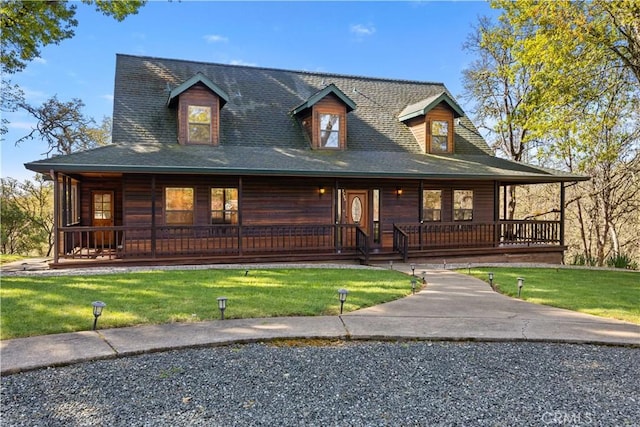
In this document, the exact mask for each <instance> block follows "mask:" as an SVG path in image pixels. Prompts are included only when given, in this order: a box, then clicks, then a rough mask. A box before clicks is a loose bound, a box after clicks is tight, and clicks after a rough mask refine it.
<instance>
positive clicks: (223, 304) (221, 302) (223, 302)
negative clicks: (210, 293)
mask: <svg viewBox="0 0 640 427" xmlns="http://www.w3.org/2000/svg"><path fill="white" fill-rule="evenodd" d="M226 308H227V298H226V297H218V309H219V310H220V320H224V311H225V310H226Z"/></svg>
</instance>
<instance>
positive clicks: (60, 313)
mask: <svg viewBox="0 0 640 427" xmlns="http://www.w3.org/2000/svg"><path fill="white" fill-rule="evenodd" d="M340 288H346V289H348V290H349V296H348V298H347V301H346V303H345V305H344V310H345V311H346V312H347V311H352V310H357V309H359V308H364V307H369V306H372V305H376V304H380V303H383V302H387V301H391V300H394V299H397V298H400V297H403V296H406V295H409V294H410V293H411V287H410V282H409V280H408V276H407V275H405V274H402V273H400V272H397V271H390V270H370V269H297V270H294V269H273V270H249V274H248V275H246V276H245V271H244V270H225V269H220V270H217V269H213V270H185V271H180V270H157V271H148V272H136V273H123V274H108V275H78V276H5V277H3V278H2V287H1V288H0V298H1V299H2V312H1V313H0V331H1V334H2V335H1V336H0V338H1V339H8V338H16V337H26V336H32V335H43V334H53V333H59V332H72V331H82V330H88V329H91V327H92V321H93V316H92V311H91V302H92V301H96V300H100V301H104V302H105V303H106V304H107V307H106V308H105V311H104V312H103V315H102V317H100V320H99V322H100V325H99V326H100V328H114V327H122V326H132V325H138V324H158V323H167V322H193V321H202V320H215V319H219V318H220V312H219V310H218V306H217V303H216V298H217V297H220V296H225V297H227V298H228V302H227V310H226V311H225V318H230V319H238V318H258V317H276V316H317V315H335V314H338V313H339V311H340V304H339V302H338V294H337V290H338V289H340ZM25 313H26V314H27V315H25Z"/></svg>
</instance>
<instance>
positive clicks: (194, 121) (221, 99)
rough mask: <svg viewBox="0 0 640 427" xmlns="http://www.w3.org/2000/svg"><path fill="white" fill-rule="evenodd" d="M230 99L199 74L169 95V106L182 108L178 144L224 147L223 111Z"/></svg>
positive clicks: (180, 110) (179, 116)
mask: <svg viewBox="0 0 640 427" xmlns="http://www.w3.org/2000/svg"><path fill="white" fill-rule="evenodd" d="M228 101H229V96H228V95H227V94H226V93H225V92H224V91H223V90H222V89H221V88H220V87H218V86H217V85H216V84H215V83H213V82H212V81H211V80H209V79H208V78H207V77H206V76H205V75H204V74H202V73H197V74H196V75H195V76H193V77H191V78H190V79H189V80H187V81H185V82H184V83H182V84H180V85H179V86H178V87H176V88H175V89H173V90H172V91H171V93H170V94H169V99H168V100H167V106H169V107H173V106H175V105H177V106H178V143H180V144H183V145H186V144H211V145H218V144H219V143H220V110H221V109H222V107H223V106H224V104H226V103H227V102H228Z"/></svg>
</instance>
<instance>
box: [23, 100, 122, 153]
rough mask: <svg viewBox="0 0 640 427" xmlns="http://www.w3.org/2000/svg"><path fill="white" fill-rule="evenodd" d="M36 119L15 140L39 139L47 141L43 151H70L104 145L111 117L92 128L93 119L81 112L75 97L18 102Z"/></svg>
mask: <svg viewBox="0 0 640 427" xmlns="http://www.w3.org/2000/svg"><path fill="white" fill-rule="evenodd" d="M19 107H20V108H23V109H24V110H26V111H27V112H28V113H29V114H31V115H32V116H33V117H34V118H35V119H36V120H37V123H36V127H35V128H33V129H32V130H31V132H30V133H29V134H27V135H25V136H23V137H22V138H20V139H19V140H18V141H16V145H18V144H20V143H21V142H24V141H26V140H32V139H35V138H39V139H42V140H43V141H45V142H46V143H47V146H48V150H47V151H46V153H45V154H47V155H49V154H51V153H52V152H53V153H55V154H71V153H73V152H74V151H78V150H86V149H89V148H94V147H96V146H98V145H105V144H106V143H109V142H110V140H111V120H110V119H109V118H106V117H105V118H104V119H103V122H102V124H101V125H100V126H99V127H96V123H95V121H94V120H93V119H92V118H90V117H86V116H85V115H84V114H83V113H82V108H83V107H84V103H83V102H82V101H81V100H80V99H77V98H74V99H73V100H71V101H68V102H61V101H59V100H58V98H57V97H56V96H54V97H53V98H50V99H48V100H47V101H45V102H44V103H43V104H42V105H41V106H39V107H34V106H32V105H29V104H28V103H26V102H21V103H19Z"/></svg>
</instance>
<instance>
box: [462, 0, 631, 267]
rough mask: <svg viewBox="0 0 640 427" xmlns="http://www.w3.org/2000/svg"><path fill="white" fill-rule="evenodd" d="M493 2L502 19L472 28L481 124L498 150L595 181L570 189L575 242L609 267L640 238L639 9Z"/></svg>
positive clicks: (473, 84) (472, 82) (473, 85)
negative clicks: (496, 141)
mask: <svg viewBox="0 0 640 427" xmlns="http://www.w3.org/2000/svg"><path fill="white" fill-rule="evenodd" d="M491 4H492V6H493V7H496V8H501V9H502V14H501V15H500V17H499V19H498V21H497V23H495V24H494V23H491V24H487V21H486V20H482V21H481V24H480V26H479V28H478V29H477V30H476V31H475V32H474V35H473V36H472V37H473V38H472V40H473V41H476V43H474V44H473V45H472V46H475V47H476V51H477V52H478V53H479V57H480V59H479V62H477V63H474V65H473V66H472V67H471V69H470V70H467V71H465V79H466V80H465V88H467V89H474V90H470V91H469V94H470V95H471V96H472V97H473V98H474V99H476V100H477V102H478V106H477V107H478V108H477V110H478V113H477V114H478V117H479V118H480V119H481V120H480V122H481V123H484V124H485V125H488V126H490V127H491V129H492V131H493V133H494V134H497V135H501V140H502V141H503V142H506V143H507V144H506V145H505V144H504V143H502V144H501V145H500V147H505V146H506V149H505V148H501V149H500V150H499V151H501V152H503V153H506V154H507V155H508V156H509V157H510V158H512V159H514V160H520V157H516V156H515V155H514V154H518V153H520V152H521V151H522V153H523V154H522V156H521V157H522V158H526V157H524V155H525V154H526V153H528V154H529V155H530V156H533V155H537V161H539V162H541V163H542V164H543V165H545V166H549V167H554V168H557V169H564V170H568V171H570V172H573V173H577V174H582V175H587V176H590V177H591V180H590V181H589V182H585V183H578V184H577V185H575V186H573V187H571V188H570V190H569V191H568V194H567V196H568V197H567V199H566V200H567V201H568V202H567V203H568V205H569V206H568V208H569V212H568V218H569V224H571V225H573V226H575V227H576V228H577V232H575V233H573V234H574V235H577V236H579V237H578V238H577V239H575V240H574V245H580V246H581V248H580V252H582V253H584V254H585V257H586V258H593V259H595V262H596V263H597V265H604V263H605V262H606V257H607V255H608V254H609V253H611V252H613V253H618V252H620V250H621V248H624V247H638V243H639V242H640V236H638V233H634V232H633V229H638V227H640V223H639V222H638V221H639V220H640V219H639V218H638V216H637V214H635V212H637V211H638V210H639V209H640V178H639V177H640V174H639V172H640V143H639V141H640V85H639V84H638V83H639V82H640V78H636V77H640V76H639V74H638V72H637V69H636V68H634V64H637V63H638V58H639V56H638V55H637V54H638V53H640V31H638V30H639V29H640V24H639V23H640V19H637V18H640V3H638V2H634V1H619V2H609V1H600V0H596V1H591V2H589V1H570V0H558V1H536V0H517V1H512V0H493V1H492V3H491ZM487 58H488V59H487ZM479 65H481V66H479ZM483 68H486V70H487V71H483ZM476 71H480V72H476ZM634 76H635V77H634ZM496 77H497V78H496ZM494 79H495V82H494V83H493V84H490V85H489V84H488V82H492V81H494ZM478 88H481V89H482V90H475V89H478ZM487 106H489V107H492V106H493V107H492V108H493V111H494V113H492V114H491V115H487V111H489V112H491V111H492V110H487ZM487 118H488V120H487ZM505 129H506V130H508V132H507V133H505ZM503 135H506V137H505V136H503ZM510 150H511V151H510ZM531 160H532V159H531V157H529V159H528V161H531ZM509 203H510V204H509V208H510V212H511V211H512V209H511V208H512V204H515V203H514V201H513V197H512V200H510V202H509ZM514 210H515V209H514ZM571 210H573V211H571ZM571 221H573V222H571ZM569 234H572V233H571V232H570V233H569ZM590 261H591V260H590V259H589V260H588V259H585V262H590Z"/></svg>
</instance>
